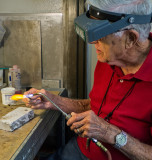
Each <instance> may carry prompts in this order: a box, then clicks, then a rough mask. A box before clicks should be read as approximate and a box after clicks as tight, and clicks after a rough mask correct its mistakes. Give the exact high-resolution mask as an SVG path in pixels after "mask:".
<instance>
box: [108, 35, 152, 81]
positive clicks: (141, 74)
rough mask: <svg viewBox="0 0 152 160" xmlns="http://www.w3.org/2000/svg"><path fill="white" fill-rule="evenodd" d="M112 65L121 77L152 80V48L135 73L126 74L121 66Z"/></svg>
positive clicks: (151, 36)
mask: <svg viewBox="0 0 152 160" xmlns="http://www.w3.org/2000/svg"><path fill="white" fill-rule="evenodd" d="M149 39H151V40H152V33H150V35H149ZM111 67H112V69H113V70H114V71H115V72H116V73H117V75H118V77H120V78H121V79H127V80H130V79H133V78H136V79H140V80H143V81H148V82H152V48H151V49H150V51H149V53H148V55H147V58H146V59H145V61H144V63H143V65H142V66H141V67H140V69H139V70H138V71H137V72H136V73H135V74H127V75H124V74H123V72H122V70H121V68H119V67H117V66H111Z"/></svg>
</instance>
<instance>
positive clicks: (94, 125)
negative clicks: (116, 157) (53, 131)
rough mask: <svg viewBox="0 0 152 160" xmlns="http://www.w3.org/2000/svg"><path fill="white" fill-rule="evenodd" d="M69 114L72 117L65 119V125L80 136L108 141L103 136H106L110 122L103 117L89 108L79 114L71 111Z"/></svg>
mask: <svg viewBox="0 0 152 160" xmlns="http://www.w3.org/2000/svg"><path fill="white" fill-rule="evenodd" d="M71 115H72V117H71V118H70V119H69V120H68V121H67V125H68V126H70V128H71V130H74V131H75V133H77V134H79V135H80V136H82V137H87V138H95V139H97V140H102V141H106V142H108V140H107V139H105V138H106V137H107V136H106V134H107V130H108V126H109V125H110V124H109V123H108V122H106V121H105V120H104V119H102V118H100V117H98V116H97V115H96V114H95V113H94V112H93V111H91V110H89V111H86V112H83V113H79V114H76V113H73V112H72V113H71ZM78 132H79V133H78Z"/></svg>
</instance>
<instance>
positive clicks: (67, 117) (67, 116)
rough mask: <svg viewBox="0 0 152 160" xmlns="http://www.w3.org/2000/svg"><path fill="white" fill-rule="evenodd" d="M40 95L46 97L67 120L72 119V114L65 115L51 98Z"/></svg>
mask: <svg viewBox="0 0 152 160" xmlns="http://www.w3.org/2000/svg"><path fill="white" fill-rule="evenodd" d="M38 94H40V95H42V96H43V97H45V98H46V99H47V100H48V101H49V102H51V103H52V104H53V105H54V106H55V107H56V108H57V109H58V110H59V111H60V112H61V113H62V114H63V115H64V116H65V118H66V119H67V120H68V119H70V118H71V114H67V113H65V112H64V111H63V110H62V109H61V108H60V107H59V106H57V105H56V104H55V103H54V102H53V101H52V100H51V99H50V98H49V97H47V96H46V95H45V94H43V93H41V92H39V93H38Z"/></svg>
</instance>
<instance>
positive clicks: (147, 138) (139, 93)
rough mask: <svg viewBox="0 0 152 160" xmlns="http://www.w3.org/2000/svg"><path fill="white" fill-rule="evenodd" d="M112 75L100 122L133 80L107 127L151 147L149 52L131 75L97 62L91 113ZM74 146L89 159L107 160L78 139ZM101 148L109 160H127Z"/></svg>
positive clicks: (151, 73)
mask: <svg viewBox="0 0 152 160" xmlns="http://www.w3.org/2000/svg"><path fill="white" fill-rule="evenodd" d="M150 39H152V34H150ZM113 71H114V76H113V78H112V82H111V85H110V88H109V90H108V93H107V96H106V99H105V100H104V103H103V107H102V109H101V112H102V113H101V114H100V117H102V118H104V117H105V116H106V115H107V114H108V113H109V112H111V111H112V110H113V109H114V108H115V106H116V105H117V104H118V103H119V102H120V100H121V99H122V98H123V96H124V95H125V94H126V93H127V91H128V90H129V88H130V87H131V86H132V85H133V83H134V81H135V79H138V81H137V83H136V84H135V86H134V88H133V90H132V92H131V94H130V95H129V96H127V97H126V98H125V100H124V101H123V102H122V103H121V105H120V106H119V107H118V108H117V109H116V110H115V111H114V113H113V115H112V118H111V119H110V122H109V123H111V124H113V125H115V126H118V127H119V128H120V129H122V130H124V131H125V132H127V133H128V134H130V135H131V136H133V137H135V138H137V139H139V140H140V141H141V142H143V143H146V144H149V145H152V48H151V50H150V52H149V54H148V56H147V58H146V60H145V62H144V63H143V65H142V66H141V68H140V69H139V70H138V71H137V72H136V73H135V74H128V75H124V74H123V72H122V71H121V69H120V68H119V67H116V66H113V67H111V66H109V65H108V64H106V63H101V62H99V61H98V62H97V66H96V69H95V72H94V85H93V88H92V91H91V92H90V94H89V96H90V99H91V109H92V110H93V111H94V112H95V113H96V114H97V113H98V110H99V108H100V105H101V102H102V99H103V97H104V95H105V92H106V90H107V87H108V84H109V81H110V79H111V76H112V73H113ZM77 142H78V145H79V147H80V150H81V151H82V153H83V154H84V155H85V156H87V157H88V158H89V159H91V160H107V159H108V158H107V155H106V153H105V152H104V151H102V150H101V149H100V148H99V147H97V146H96V145H95V144H94V143H93V142H91V143H90V149H86V138H82V137H78V138H77ZM104 145H105V146H106V147H107V148H108V149H109V151H110V152H111V155H112V159H114V160H128V158H127V157H126V156H125V155H124V154H122V153H121V152H120V151H119V150H118V149H115V148H114V147H113V146H111V145H109V144H105V143H104Z"/></svg>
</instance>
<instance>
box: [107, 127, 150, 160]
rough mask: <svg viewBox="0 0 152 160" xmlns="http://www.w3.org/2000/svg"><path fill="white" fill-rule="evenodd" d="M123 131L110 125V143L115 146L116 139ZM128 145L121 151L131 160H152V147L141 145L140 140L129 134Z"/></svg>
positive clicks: (108, 134) (108, 136)
mask: <svg viewBox="0 0 152 160" xmlns="http://www.w3.org/2000/svg"><path fill="white" fill-rule="evenodd" d="M120 132H121V130H120V129H119V128H117V127H115V126H113V125H110V126H109V128H108V131H107V134H106V137H105V138H106V139H108V143H110V144H112V145H114V144H115V137H116V135H117V134H119V133H120ZM127 136H128V137H127V144H126V145H125V146H124V147H122V148H121V149H119V150H120V151H121V152H122V153H123V154H125V155H126V156H127V157H128V158H129V159H131V160H152V146H150V145H147V144H144V143H141V142H140V141H139V140H137V139H135V138H133V137H132V136H130V135H129V134H127Z"/></svg>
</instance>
